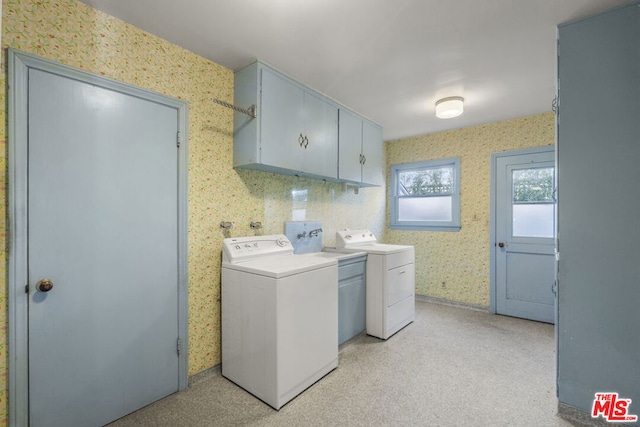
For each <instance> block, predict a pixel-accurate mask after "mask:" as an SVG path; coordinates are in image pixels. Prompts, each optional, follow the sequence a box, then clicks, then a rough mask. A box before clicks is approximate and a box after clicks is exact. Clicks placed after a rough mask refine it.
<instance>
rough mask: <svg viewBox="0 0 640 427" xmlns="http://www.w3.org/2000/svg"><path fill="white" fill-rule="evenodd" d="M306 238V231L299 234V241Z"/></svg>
mask: <svg viewBox="0 0 640 427" xmlns="http://www.w3.org/2000/svg"><path fill="white" fill-rule="evenodd" d="M309 234H311V233H309ZM305 237H307V232H306V231H304V232H302V233H298V239H303V238H305Z"/></svg>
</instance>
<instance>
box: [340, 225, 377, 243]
mask: <svg viewBox="0 0 640 427" xmlns="http://www.w3.org/2000/svg"><path fill="white" fill-rule="evenodd" d="M376 242H377V239H376V236H374V235H373V233H372V232H371V230H367V229H364V230H349V229H346V230H341V231H337V232H336V248H349V247H353V246H359V245H364V244H370V243H376Z"/></svg>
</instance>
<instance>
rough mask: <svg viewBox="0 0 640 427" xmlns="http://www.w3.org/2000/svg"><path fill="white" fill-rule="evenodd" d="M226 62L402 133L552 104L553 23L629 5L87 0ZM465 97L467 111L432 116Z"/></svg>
mask: <svg viewBox="0 0 640 427" xmlns="http://www.w3.org/2000/svg"><path fill="white" fill-rule="evenodd" d="M82 1H83V2H84V3H86V4H88V5H90V6H93V7H95V8H97V9H100V10H102V11H104V12H107V13H108V14H110V15H113V16H116V17H118V18H120V19H122V20H124V21H126V22H128V23H131V24H133V25H135V26H137V27H139V28H142V29H144V30H146V31H148V32H150V33H153V34H155V35H157V36H159V37H162V38H164V39H166V40H168V41H170V42H172V43H175V44H177V45H179V46H182V47H184V48H186V49H188V50H190V51H192V52H195V53H197V54H199V55H201V56H204V57H205V58H208V59H210V60H212V61H214V62H216V63H218V64H220V65H223V66H225V67H228V68H230V69H233V70H235V69H238V68H240V67H243V66H245V65H247V64H249V63H250V62H252V61H253V60H255V59H260V60H262V61H265V62H267V63H268V64H270V65H272V66H274V67H275V68H277V69H279V70H280V71H283V72H285V73H286V74H288V75H290V76H291V77H293V78H295V79H296V80H298V81H300V82H302V83H305V84H307V85H308V86H310V87H312V88H314V89H316V90H318V91H320V92H323V93H325V94H326V95H328V96H330V97H332V98H334V99H335V100H337V101H339V102H340V103H342V104H344V105H347V106H349V107H351V108H352V109H354V110H356V111H358V112H359V113H361V114H363V115H365V116H367V117H369V118H371V119H373V120H374V121H376V122H378V123H380V124H381V125H382V126H383V127H384V139H385V140H390V139H397V138H403V137H407V136H414V135H421V134H426V133H432V132H437V131H442V130H448V129H458V128H462V127H467V126H473V125H479V124H485V123H490V122H495V121H500V120H506V119H511V118H516V117H524V116H529V115H533V114H538V113H543V112H547V111H551V103H552V100H553V97H554V95H555V76H556V26H557V25H558V24H560V23H563V22H567V21H571V20H574V19H578V18H582V17H585V16H588V15H591V14H593V13H596V12H599V11H601V10H605V9H608V8H610V7H613V6H616V5H619V4H623V3H626V2H627V0H226V1H223V0H179V1H176V0H82ZM447 96H463V97H464V98H465V112H464V114H463V115H462V116H459V117H457V118H453V119H447V120H441V119H437V118H436V117H435V101H436V100H437V99H440V98H443V97H447Z"/></svg>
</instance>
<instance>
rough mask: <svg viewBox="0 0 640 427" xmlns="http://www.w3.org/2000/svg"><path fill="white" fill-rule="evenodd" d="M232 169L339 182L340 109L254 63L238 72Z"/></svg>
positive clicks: (322, 97) (295, 83)
mask: <svg viewBox="0 0 640 427" xmlns="http://www.w3.org/2000/svg"><path fill="white" fill-rule="evenodd" d="M234 103H235V104H236V105H238V106H244V107H248V106H250V105H251V104H255V105H257V107H258V114H257V116H258V117H257V118H255V119H254V118H251V117H249V116H247V115H244V114H242V113H236V114H235V115H234V144H233V146H234V149H233V166H234V167H236V168H247V169H257V170H262V171H267V172H274V173H280V174H286V175H300V176H309V177H313V178H321V179H330V180H334V181H335V180H337V178H338V105H337V104H336V103H334V102H333V101H331V100H330V99H328V98H326V97H324V96H322V95H320V94H319V93H317V92H314V91H312V90H311V89H309V88H306V87H305V86H303V85H301V84H299V83H297V82H295V81H293V80H291V79H290V78H288V77H286V76H284V75H283V74H281V73H279V72H277V71H275V70H273V69H271V68H269V67H267V66H265V65H264V64H262V63H260V62H255V63H253V64H251V65H249V66H248V67H246V68H243V69H242V70H240V71H238V72H236V74H235V97H234Z"/></svg>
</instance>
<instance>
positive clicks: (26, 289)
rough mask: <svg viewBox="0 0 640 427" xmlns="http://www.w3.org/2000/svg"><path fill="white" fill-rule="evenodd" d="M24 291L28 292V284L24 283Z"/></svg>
mask: <svg viewBox="0 0 640 427" xmlns="http://www.w3.org/2000/svg"><path fill="white" fill-rule="evenodd" d="M24 293H25V294H28V293H29V285H24Z"/></svg>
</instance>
